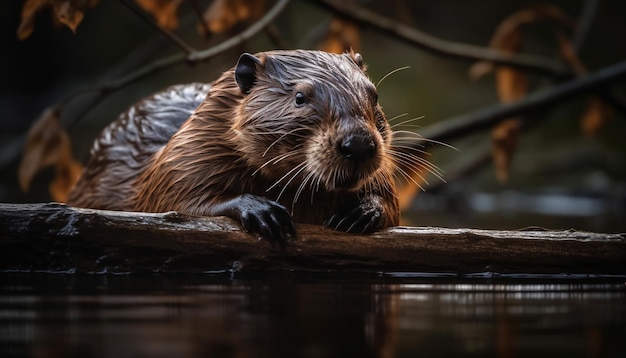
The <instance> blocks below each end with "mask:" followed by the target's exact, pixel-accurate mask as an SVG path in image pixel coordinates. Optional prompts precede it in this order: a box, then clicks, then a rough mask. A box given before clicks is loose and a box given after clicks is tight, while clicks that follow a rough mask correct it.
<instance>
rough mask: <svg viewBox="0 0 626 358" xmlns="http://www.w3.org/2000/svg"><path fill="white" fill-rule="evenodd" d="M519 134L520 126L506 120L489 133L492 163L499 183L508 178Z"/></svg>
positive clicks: (511, 120) (512, 120) (515, 121)
mask: <svg viewBox="0 0 626 358" xmlns="http://www.w3.org/2000/svg"><path fill="white" fill-rule="evenodd" d="M520 132H521V126H520V122H519V121H518V120H517V119H506V120H504V121H502V122H500V123H498V125H497V126H495V127H494V128H493V129H492V131H491V138H492V140H493V146H492V156H493V163H494V166H495V168H496V177H497V178H498V181H499V182H500V183H504V182H506V181H507V179H508V177H509V169H510V168H511V163H512V162H513V154H514V152H515V149H516V148H517V143H518V141H519V136H520Z"/></svg>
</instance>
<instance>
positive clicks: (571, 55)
mask: <svg viewBox="0 0 626 358" xmlns="http://www.w3.org/2000/svg"><path fill="white" fill-rule="evenodd" d="M554 36H555V37H556V39H557V41H558V43H559V54H560V55H561V57H562V58H563V59H564V60H565V61H567V63H569V65H570V66H571V67H572V69H573V70H574V72H575V73H576V74H577V75H583V74H585V73H587V68H586V67H585V65H584V64H583V62H582V61H581V59H580V57H578V54H577V53H576V50H575V49H574V45H573V44H572V42H571V41H570V39H569V38H568V37H567V35H566V34H565V33H564V32H563V31H562V30H560V29H555V30H554Z"/></svg>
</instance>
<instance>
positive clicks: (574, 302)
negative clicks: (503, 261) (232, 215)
mask: <svg viewBox="0 0 626 358" xmlns="http://www.w3.org/2000/svg"><path fill="white" fill-rule="evenodd" d="M625 339H626V286H625V283H624V278H601V279H599V278H596V279H589V278H586V279H581V278H568V279H563V278H558V277H556V278H507V279H502V278H491V279H485V278H467V277H465V278H455V277H435V276H429V275H419V274H394V275H385V276H377V275H319V274H316V275H305V274H289V273H279V274H271V275H266V276H264V277H237V276H235V277H231V276H230V275H227V274H226V275H208V274H204V275H155V276H134V275H124V276H114V275H63V274H24V273H23V274H12V273H2V274H0V357H12V356H31V357H177V356H187V357H453V356H464V357H551V358H554V357H626V341H625Z"/></svg>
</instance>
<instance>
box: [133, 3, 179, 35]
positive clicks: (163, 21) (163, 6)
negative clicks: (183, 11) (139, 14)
mask: <svg viewBox="0 0 626 358" xmlns="http://www.w3.org/2000/svg"><path fill="white" fill-rule="evenodd" d="M135 1H136V2H137V4H138V5H139V6H140V7H141V8H142V9H144V11H146V12H147V13H150V14H152V16H154V18H155V19H156V22H157V24H159V26H161V27H162V28H164V29H167V30H175V29H176V28H177V27H178V15H177V12H178V7H179V6H180V4H181V3H182V2H183V1H182V0H135Z"/></svg>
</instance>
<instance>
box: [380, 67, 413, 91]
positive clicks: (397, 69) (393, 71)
mask: <svg viewBox="0 0 626 358" xmlns="http://www.w3.org/2000/svg"><path fill="white" fill-rule="evenodd" d="M409 68H411V66H403V67H399V68H396V69H395V70H392V71H390V72H389V73H387V74H386V75H384V76H383V78H381V79H379V80H378V82H376V87H378V86H380V84H381V83H383V81H384V80H385V79H386V78H387V77H389V76H391V75H393V74H394V73H398V72H400V71H404V70H408V69H409Z"/></svg>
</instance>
